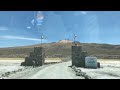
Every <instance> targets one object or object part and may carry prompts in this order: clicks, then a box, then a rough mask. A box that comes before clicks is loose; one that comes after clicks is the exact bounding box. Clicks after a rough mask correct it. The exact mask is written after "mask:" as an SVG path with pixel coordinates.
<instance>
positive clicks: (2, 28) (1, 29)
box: [0, 27, 8, 31]
mask: <svg viewBox="0 0 120 90" xmlns="http://www.w3.org/2000/svg"><path fill="white" fill-rule="evenodd" d="M7 30H8V28H7V27H0V31H7Z"/></svg>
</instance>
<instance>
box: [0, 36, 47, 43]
mask: <svg viewBox="0 0 120 90" xmlns="http://www.w3.org/2000/svg"><path fill="white" fill-rule="evenodd" d="M0 39H18V40H31V41H41V39H37V38H26V37H19V36H0ZM43 42H47V40H46V39H43Z"/></svg>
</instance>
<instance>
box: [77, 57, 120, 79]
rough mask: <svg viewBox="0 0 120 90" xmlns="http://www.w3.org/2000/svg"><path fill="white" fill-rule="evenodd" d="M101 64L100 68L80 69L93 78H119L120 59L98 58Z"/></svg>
mask: <svg viewBox="0 0 120 90" xmlns="http://www.w3.org/2000/svg"><path fill="white" fill-rule="evenodd" d="M98 61H99V62H100V64H101V68H98V69H88V68H77V69H81V70H82V71H83V72H85V73H86V74H87V75H89V76H90V77H91V78H93V79H120V60H102V59H100V60H98Z"/></svg>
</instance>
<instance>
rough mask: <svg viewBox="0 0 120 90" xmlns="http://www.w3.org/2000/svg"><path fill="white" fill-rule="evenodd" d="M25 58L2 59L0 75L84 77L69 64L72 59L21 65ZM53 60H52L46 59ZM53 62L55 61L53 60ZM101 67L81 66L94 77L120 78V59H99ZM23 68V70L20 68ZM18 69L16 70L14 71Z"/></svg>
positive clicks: (51, 77)
mask: <svg viewBox="0 0 120 90" xmlns="http://www.w3.org/2000/svg"><path fill="white" fill-rule="evenodd" d="M23 61H24V60H0V77H2V76H3V74H5V73H7V72H13V73H11V74H9V75H8V76H6V77H3V78H5V79H84V77H82V76H76V74H75V72H74V71H73V70H72V69H71V68H70V67H68V66H70V65H71V61H68V62H62V63H54V64H46V65H43V66H41V67H36V68H33V67H23V66H20V64H21V62H23ZM46 62H51V61H46ZM52 62H53V61H52ZM98 62H100V64H101V68H98V69H88V68H79V69H81V70H82V72H85V73H86V74H87V75H88V76H90V77H91V78H92V79H120V60H98ZM20 69H21V70H20ZM14 71H16V72H14Z"/></svg>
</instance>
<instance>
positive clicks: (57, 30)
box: [0, 11, 120, 47]
mask: <svg viewBox="0 0 120 90" xmlns="http://www.w3.org/2000/svg"><path fill="white" fill-rule="evenodd" d="M38 13H39V14H38ZM37 15H38V18H37ZM36 21H37V22H36ZM73 34H76V35H77V38H76V40H77V41H80V42H81V43H107V44H118V45H119V44H120V11H39V12H38V11H0V47H12V46H24V45H33V44H39V43H40V41H41V40H40V36H41V35H44V37H45V39H43V42H44V43H50V42H57V41H59V40H62V39H70V40H73Z"/></svg>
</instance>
